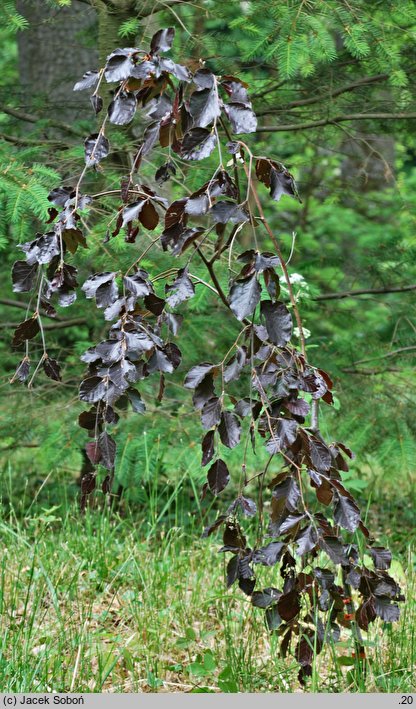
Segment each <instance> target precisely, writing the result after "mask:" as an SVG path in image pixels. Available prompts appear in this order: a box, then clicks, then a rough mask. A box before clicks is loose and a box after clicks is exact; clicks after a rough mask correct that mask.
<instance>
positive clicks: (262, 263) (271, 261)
mask: <svg viewBox="0 0 416 709" xmlns="http://www.w3.org/2000/svg"><path fill="white" fill-rule="evenodd" d="M255 256H256V258H255V262H254V268H255V269H256V271H257V272H258V273H261V272H262V271H265V270H268V269H270V268H275V267H276V266H279V265H280V258H279V257H278V256H275V255H274V254H271V253H268V252H267V253H262V254H259V253H258V252H255Z"/></svg>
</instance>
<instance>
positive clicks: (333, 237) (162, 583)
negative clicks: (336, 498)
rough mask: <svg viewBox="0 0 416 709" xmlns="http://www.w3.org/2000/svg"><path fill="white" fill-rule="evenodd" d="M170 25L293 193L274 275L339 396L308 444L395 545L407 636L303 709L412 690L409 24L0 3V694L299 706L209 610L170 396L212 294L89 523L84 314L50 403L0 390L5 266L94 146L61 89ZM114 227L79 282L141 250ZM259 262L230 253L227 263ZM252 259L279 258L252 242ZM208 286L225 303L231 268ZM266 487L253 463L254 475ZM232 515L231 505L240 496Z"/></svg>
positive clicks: (116, 173) (261, 658) (118, 0)
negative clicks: (194, 695)
mask: <svg viewBox="0 0 416 709" xmlns="http://www.w3.org/2000/svg"><path fill="white" fill-rule="evenodd" d="M167 26H174V27H175V29H176V40H175V45H174V56H175V58H177V59H178V60H180V61H181V62H182V63H184V61H185V60H189V62H190V64H193V66H196V65H197V62H198V60H199V59H200V58H201V59H202V58H203V59H204V60H206V64H207V66H209V67H210V68H211V69H212V70H213V71H214V72H216V73H217V74H234V75H237V76H239V77H240V78H241V79H243V80H245V81H247V82H248V83H249V85H250V95H251V98H252V100H253V106H254V109H255V112H256V114H257V115H258V119H259V125H258V130H257V133H256V134H255V135H254V136H249V138H250V141H249V142H250V144H254V141H255V145H256V152H257V154H261V153H262V152H267V154H268V155H272V156H275V157H276V159H278V160H281V161H282V162H283V163H284V164H285V165H286V167H287V168H288V169H290V171H291V172H293V174H294V175H295V178H296V180H297V184H298V187H299V192H300V195H301V199H302V203H300V204H298V203H296V202H295V201H294V200H290V199H289V198H287V197H283V199H282V201H281V202H280V203H279V205H278V206H277V205H276V204H275V203H270V204H266V206H265V211H266V216H267V219H268V221H269V223H270V224H271V226H272V228H273V229H274V230H275V232H276V234H278V236H279V240H280V241H281V244H282V247H283V249H284V252H285V254H286V257H287V258H288V260H289V269H290V274H291V277H292V281H293V285H294V289H295V293H296V296H297V299H298V302H299V305H300V308H301V311H302V316H303V320H304V325H305V327H306V328H307V332H308V334H309V336H308V338H307V347H308V349H309V350H310V351H311V353H312V351H313V357H314V362H315V363H316V364H317V366H320V367H323V368H324V369H325V370H326V371H328V372H330V373H331V375H332V376H333V378H334V382H335V405H334V406H333V407H332V409H331V410H330V409H329V407H327V408H326V411H325V412H324V414H323V415H322V420H321V427H322V430H323V432H324V434H325V436H326V437H327V438H329V439H331V436H332V432H334V434H335V432H336V435H337V438H338V440H343V441H345V442H346V443H347V444H348V445H349V446H350V447H351V448H352V449H353V450H354V452H355V454H356V458H355V460H354V461H353V464H352V466H351V469H350V471H349V472H348V473H345V474H344V481H345V483H346V485H348V488H349V489H350V490H351V492H353V493H354V494H355V495H356V497H357V498H358V499H359V500H360V501H361V502H362V504H363V505H364V507H366V509H367V520H368V523H369V524H370V525H371V527H372V529H373V531H375V532H376V533H377V536H378V538H379V539H380V540H381V541H382V542H383V541H385V542H386V543H388V544H389V545H390V548H391V549H392V551H393V553H394V555H395V561H394V562H393V564H394V565H395V572H396V574H398V575H399V577H401V579H402V580H403V582H404V583H405V586H406V595H407V597H408V603H407V606H406V609H405V610H404V611H403V615H402V620H401V621H400V623H399V624H397V625H394V626H391V627H389V628H387V633H386V636H385V640H383V643H382V644H379V643H377V642H376V638H377V626H376V627H375V629H374V630H372V635H371V633H370V634H369V638H368V643H369V648H370V655H371V658H372V663H371V665H370V668H369V672H368V675H367V677H366V678H364V679H363V678H362V677H361V678H360V680H359V681H358V680H357V678H356V677H355V676H354V673H353V671H352V670H351V662H350V659H349V658H350V655H351V652H350V649H349V642H350V638H349V637H348V633H347V634H346V636H345V637H344V638H343V639H342V642H344V643H345V656H344V662H341V663H340V662H339V661H336V660H335V658H334V657H331V656H328V655H327V654H326V655H324V656H323V657H321V658H319V660H318V662H319V663H321V664H319V665H318V666H317V668H316V669H317V671H316V674H315V675H314V677H313V682H312V689H314V690H315V691H345V690H346V689H348V690H349V691H357V690H358V691H411V689H412V686H413V684H414V677H413V669H412V667H413V666H414V652H415V651H414V628H415V624H414V617H415V609H414V601H413V600H412V588H413V574H414V569H415V556H414V551H413V549H414V541H415V526H414V523H415V516H414V503H415V461H416V438H415V429H416V424H415V417H414V405H415V398H416V397H415V389H414V384H413V382H414V374H413V367H414V360H415V354H416V339H415V335H416V318H415V306H414V291H415V290H416V265H415V245H416V242H415V207H416V197H415V187H416V152H415V151H416V143H415V131H414V126H415V119H416V106H415V99H414V91H415V65H416V45H415V39H416V9H415V7H414V3H413V2H406V1H400V2H394V1H393V0H391V1H390V0H388V1H386V2H372V3H368V2H365V1H362V2H361V1H358V0H354V1H351V2H346V1H345V2H344V1H343V0H342V1H339V2H336V1H335V0H327V1H326V2H325V1H323V0H317V1H315V2H312V1H310V2H308V1H306V0H302V1H300V0H299V1H295V0H293V2H283V0H267V2H266V1H265V0H255V1H254V0H253V1H252V2H250V1H249V0H245V1H243V0H241V2H240V1H237V0H234V1H233V2H230V3H223V2H220V1H219V0H204V1H202V0H201V1H200V2H198V1H197V2H186V1H185V0H160V2H154V1H152V2H150V0H149V1H147V0H137V1H136V2H134V1H130V0H91V1H89V0H84V1H83V2H81V1H79V0H73V1H72V2H60V3H57V2H52V1H51V2H44V1H42V2H41V1H39V0H38V1H37V2H30V1H29V0H19V1H18V2H17V4H16V5H15V4H14V3H6V4H5V6H4V10H3V12H2V17H1V18H0V38H1V43H2V46H3V52H2V56H1V58H0V76H1V89H0V137H1V138H2V143H1V146H0V160H1V165H0V199H1V204H0V248H1V249H2V259H1V263H0V269H1V280H0V305H1V309H2V323H1V328H2V338H1V345H0V347H1V370H0V374H1V388H2V394H3V396H2V402H1V404H0V417H1V429H2V431H1V433H2V437H1V444H0V465H1V468H0V474H1V505H2V507H1V512H2V514H1V521H0V526H1V530H2V542H1V544H2V546H3V557H2V561H1V562H0V563H1V569H2V571H1V595H0V603H1V607H2V610H1V613H2V631H1V643H2V648H1V655H0V685H1V687H2V688H4V690H5V691H6V689H7V690H8V691H29V690H31V691H47V690H48V689H49V688H52V689H54V690H58V691H68V690H69V689H72V690H76V691H101V690H109V691H218V690H222V691H240V690H242V691H276V690H278V691H293V690H295V689H297V681H296V672H295V671H294V669H293V667H294V665H295V664H296V663H295V662H294V661H293V658H290V657H289V658H287V659H286V660H282V659H281V658H280V657H279V655H278V653H277V651H276V646H275V639H274V638H273V637H270V636H269V633H268V631H267V629H266V628H265V627H264V625H263V619H262V616H260V615H257V614H256V609H253V608H252V607H251V606H250V604H249V603H247V601H246V600H245V599H244V598H241V594H239V592H238V591H235V592H231V591H229V592H227V593H226V592H225V591H224V590H223V583H222V577H223V573H224V572H223V568H222V564H221V562H220V560H219V558H218V557H217V556H216V551H215V548H214V545H213V544H212V543H211V541H210V540H208V541H207V540H199V536H200V533H201V531H202V529H203V527H204V526H205V525H206V524H207V521H208V520H211V519H212V518H213V516H215V510H216V502H215V501H214V502H212V501H211V500H204V501H202V502H201V501H200V489H201V486H202V484H203V482H204V479H205V472H204V470H203V469H201V466H200V450H199V446H198V445H197V442H198V440H199V434H200V424H199V422H198V419H197V417H196V416H195V412H194V411H193V406H192V401H191V397H190V395H189V391H186V390H184V389H183V388H182V386H181V385H182V382H183V377H184V374H185V372H186V371H188V369H189V368H190V367H191V366H193V365H194V364H196V363H198V362H200V361H204V360H212V359H215V354H214V353H215V352H216V351H217V350H221V351H224V352H225V351H226V350H227V349H228V347H229V346H230V334H229V332H228V325H227V322H228V321H227V319H226V316H225V314H224V313H223V312H222V311H221V310H220V309H218V308H217V305H216V301H215V299H213V298H212V294H210V291H209V290H208V289H206V288H204V287H203V286H199V287H198V288H197V295H196V297H195V298H194V299H193V300H192V301H191V302H190V303H189V304H187V305H186V307H184V308H183V314H184V316H185V319H186V329H187V335H186V337H185V338H183V340H182V344H183V364H182V366H181V367H180V369H179V370H178V371H177V372H176V373H175V375H173V376H171V377H170V378H169V381H168V383H167V387H166V392H165V398H164V401H163V403H162V404H160V403H159V402H158V401H157V394H158V391H157V385H156V386H155V384H154V383H149V384H147V383H146V385H145V389H144V392H143V397H144V398H145V400H146V404H147V408H148V413H147V415H146V416H145V417H139V416H137V415H134V414H129V415H126V416H124V417H123V418H122V420H121V421H120V423H119V425H118V427H117V440H118V446H119V451H121V453H120V454H119V457H118V461H117V470H116V480H115V484H114V489H113V493H114V494H113V498H114V503H113V504H112V505H111V507H108V505H107V504H106V503H105V501H104V499H102V498H101V496H100V493H97V494H96V496H95V500H94V504H93V505H92V506H91V507H90V508H89V509H88V511H87V514H86V515H85V516H84V517H82V516H81V515H80V514H79V511H78V508H79V494H80V489H79V478H80V474H81V471H82V470H83V466H84V469H85V465H86V461H85V459H84V456H83V453H82V450H83V448H84V446H85V433H84V432H83V431H82V430H80V429H79V427H78V426H77V421H76V418H77V417H76V416H75V415H74V414H75V412H76V413H78V411H81V410H82V407H81V405H80V404H79V403H78V401H77V397H78V382H79V379H80V376H81V374H82V372H83V365H82V363H81V362H80V360H79V356H80V354H81V353H82V352H83V351H84V350H85V349H86V348H87V347H88V346H90V344H91V343H92V342H94V341H95V340H96V339H97V337H98V338H99V337H100V333H102V330H103V323H102V320H101V318H100V315H99V314H97V312H96V311H95V309H94V308H92V307H91V303H90V302H88V301H87V300H86V299H85V298H84V296H83V294H82V293H80V294H79V297H78V299H77V302H76V304H75V305H74V306H73V307H72V308H71V313H70V314H69V315H67V314H66V312H65V310H64V309H61V310H60V312H59V314H58V317H57V318H50V319H48V320H47V324H46V327H45V333H46V335H47V338H48V343H49V345H48V347H49V348H50V350H51V352H52V354H53V355H55V356H56V357H57V358H58V359H59V360H60V361H61V362H63V363H64V368H63V371H62V382H51V381H50V380H48V379H47V378H46V377H45V376H44V375H43V374H42V375H39V377H38V378H37V379H36V381H35V383H34V387H33V389H32V390H31V391H30V392H28V390H27V388H26V387H24V386H23V385H21V384H20V383H14V384H13V385H12V386H10V383H9V380H10V378H11V376H12V375H13V372H14V370H15V368H16V365H17V363H18V360H19V353H17V352H13V351H11V349H10V339H11V335H12V331H13V328H14V327H15V326H16V325H17V323H18V322H19V321H20V319H21V317H20V316H22V315H23V309H24V308H26V305H25V301H24V297H19V294H13V292H12V285H11V281H10V269H11V265H12V263H13V262H14V261H15V260H16V258H18V257H19V255H18V254H19V251H18V249H17V244H19V243H22V242H25V241H27V240H28V239H29V238H32V236H33V235H34V234H35V233H36V231H38V230H39V229H40V228H41V223H42V221H44V220H45V218H47V214H48V212H47V210H48V208H49V207H50V203H49V202H48V200H47V195H48V193H49V191H50V189H52V188H53V187H55V186H56V185H57V184H59V182H60V177H63V178H64V179H66V180H68V179H70V177H71V176H74V177H75V176H76V175H77V174H79V172H80V169H82V164H83V148H82V143H83V138H85V136H86V135H88V134H89V133H90V132H92V131H93V130H94V128H95V125H96V120H97V119H96V118H95V117H94V114H93V111H92V109H91V106H90V105H89V100H88V97H87V96H85V95H84V94H82V93H73V91H72V88H73V85H74V83H75V82H76V81H77V80H78V79H79V78H80V77H81V76H82V74H83V73H84V72H85V71H86V70H88V69H93V68H96V67H97V66H98V64H99V63H102V61H103V60H104V59H105V57H106V56H107V55H108V54H109V52H110V51H111V50H112V49H113V48H115V47H117V46H142V45H143V44H144V43H146V42H148V40H149V39H150V37H151V36H152V34H153V33H154V32H155V31H156V30H157V29H158V28H159V27H167ZM141 130H142V128H141V124H140V120H139V122H138V123H137V122H136V123H134V124H132V126H129V127H126V128H125V129H123V130H121V131H120V130H118V131H114V135H113V137H112V141H113V143H114V145H115V146H116V148H118V149H119V151H120V152H121V151H123V150H125V149H127V148H129V146H133V147H134V144H135V142H136V143H137V141H138V139H139V137H140V134H141ZM179 162H180V161H179ZM156 167H157V164H156V162H153V157H152V158H150V160H149V162H147V163H145V164H144V167H143V171H144V174H145V177H146V179H147V180H148V182H149V184H150V185H151V184H152V180H153V175H154V172H155V168H156ZM104 169H105V184H106V185H108V184H113V185H114V186H115V188H116V187H117V186H119V184H120V178H121V177H122V176H123V174H124V171H125V169H126V167H125V165H123V164H120V161H119V160H117V153H115V156H114V157H113V158H112V156H111V155H110V157H109V159H108V161H107V162H106V164H105V168H104ZM207 169H208V168H206V167H204V166H202V165H199V164H195V165H192V166H191V167H189V166H186V167H185V166H183V165H179V170H178V172H177V175H176V176H175V179H174V180H173V182H172V184H171V183H168V184H167V185H165V186H164V187H163V189H164V190H165V193H166V195H167V196H168V197H171V198H172V196H173V195H174V194H175V189H176V187H177V185H178V184H179V185H180V184H181V183H182V182H184V184H185V186H186V188H187V190H189V192H191V191H192V188H193V186H197V185H199V184H200V183H201V180H202V181H203V177H204V171H205V170H207ZM100 179H103V178H102V177H101V176H100V175H97V176H94V177H93V178H90V180H91V185H92V184H94V186H95V187H97V186H98V187H99V185H100ZM97 191H98V189H97ZM108 213H109V212H108V208H107V205H106V203H105V201H104V202H103V204H102V209H101V210H100V211H98V210H97V213H96V214H95V215H94V221H93V223H92V224H90V225H89V229H90V231H89V236H88V249H85V250H83V251H82V256H80V250H79V251H78V254H77V258H78V265H79V268H80V272H81V274H82V276H83V277H84V278H83V280H85V278H86V277H87V275H88V274H90V273H91V272H92V271H96V270H113V269H117V268H119V264H129V263H130V262H131V261H132V260H133V259H132V250H137V249H138V248H140V247H141V246H142V245H143V244H142V242H140V243H139V242H138V243H137V244H135V245H132V244H128V243H125V241H124V239H123V234H122V233H120V234H119V236H118V237H117V238H114V239H112V240H110V241H109V242H107V243H103V242H104V241H105V235H106V231H107V222H108ZM251 246H252V245H251V242H250V235H246V234H245V233H243V235H242V238H241V242H240V243H239V244H238V248H239V249H240V250H242V251H243V250H244V249H247V248H251ZM262 246H264V249H265V250H273V249H272V246H271V244H270V243H268V241H267V239H265V240H264V244H263V245H262ZM149 258H150V257H149ZM164 259H165V260H164ZM165 262H166V258H165V257H164V256H163V255H161V256H160V264H161V265H163V264H164V263H165ZM151 263H152V261H151V260H149V265H150V264H151ZM144 267H146V263H144ZM201 274H202V271H201ZM201 278H203V276H202V275H201ZM221 278H222V279H223V282H224V283H227V269H226V268H224V270H223V273H221ZM282 290H283V292H284V286H282ZM39 346H40V345H39ZM146 387H147V388H146ZM175 442H177V445H175ZM229 460H230V462H231V464H232V463H233V453H232V452H231V454H230V456H229ZM258 465H259V462H258V461H256V459H255V458H254V457H253V459H252V466H253V474H255V472H256V466H258ZM253 487H254V486H253ZM227 494H229V496H230V501H231V499H233V496H232V490H230V492H229V493H228V492H227ZM230 595H234V596H235V598H234V599H233V602H232V604H231V605H230V602H229V598H228V597H229V596H230ZM386 625H387V624H386ZM352 664H353V663H352ZM310 687H311V685H309V688H310ZM406 688H407V689H406Z"/></svg>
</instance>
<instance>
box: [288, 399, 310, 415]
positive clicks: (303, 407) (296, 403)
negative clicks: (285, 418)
mask: <svg viewBox="0 0 416 709" xmlns="http://www.w3.org/2000/svg"><path fill="white" fill-rule="evenodd" d="M285 406H286V408H287V409H288V410H289V411H290V413H291V414H294V415H295V416H302V417H303V418H305V416H307V415H308V413H309V411H310V408H311V407H310V406H309V404H308V402H307V401H305V399H292V400H291V401H286V402H285Z"/></svg>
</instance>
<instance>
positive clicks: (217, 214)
mask: <svg viewBox="0 0 416 709" xmlns="http://www.w3.org/2000/svg"><path fill="white" fill-rule="evenodd" d="M209 214H210V215H211V217H212V220H213V222H214V224H243V223H244V222H247V221H248V220H249V219H250V216H249V214H248V212H246V210H245V209H243V208H242V207H239V205H238V204H236V203H235V202H231V201H230V200H224V201H223V202H217V203H216V204H214V206H213V207H211V209H210V210H209Z"/></svg>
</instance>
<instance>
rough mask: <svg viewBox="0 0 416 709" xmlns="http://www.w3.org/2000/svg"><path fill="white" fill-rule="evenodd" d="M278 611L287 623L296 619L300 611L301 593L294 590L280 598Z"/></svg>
mask: <svg viewBox="0 0 416 709" xmlns="http://www.w3.org/2000/svg"><path fill="white" fill-rule="evenodd" d="M277 610H278V611H279V614H280V616H281V618H283V620H286V621H287V622H289V621H291V620H293V618H296V616H297V615H298V613H299V611H300V601H299V592H298V591H295V590H293V591H289V593H285V594H284V595H283V596H280V598H279V600H278V602H277Z"/></svg>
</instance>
